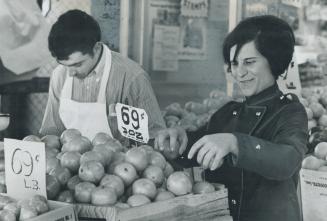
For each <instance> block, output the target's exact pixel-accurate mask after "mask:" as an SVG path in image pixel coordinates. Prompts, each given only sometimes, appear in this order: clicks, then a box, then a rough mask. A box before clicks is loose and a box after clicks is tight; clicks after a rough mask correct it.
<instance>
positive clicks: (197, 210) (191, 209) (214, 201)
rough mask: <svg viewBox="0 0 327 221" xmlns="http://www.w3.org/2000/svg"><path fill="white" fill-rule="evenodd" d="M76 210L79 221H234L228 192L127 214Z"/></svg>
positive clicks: (155, 204)
mask: <svg viewBox="0 0 327 221" xmlns="http://www.w3.org/2000/svg"><path fill="white" fill-rule="evenodd" d="M75 209H76V212H77V214H78V217H80V218H84V219H85V218H93V219H94V218H99V219H105V220H106V221H150V220H152V221H153V220H158V221H166V220H169V221H183V220H185V221H186V220H187V221H199V220H201V221H213V220H216V221H218V220H219V221H220V220H221V221H225V220H226V221H227V220H232V219H231V218H230V217H229V209H228V199H227V189H222V190H219V191H216V192H214V193H206V194H196V195H194V194H188V195H185V196H180V197H176V198H173V199H170V200H165V201H159V202H153V203H151V204H147V205H143V206H139V207H133V208H129V209H125V210H121V209H117V208H116V207H98V206H92V205H85V204H84V205H83V204H76V205H75Z"/></svg>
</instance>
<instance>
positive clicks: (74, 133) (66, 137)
mask: <svg viewBox="0 0 327 221" xmlns="http://www.w3.org/2000/svg"><path fill="white" fill-rule="evenodd" d="M80 136H82V134H81V132H80V131H79V130H77V129H73V128H70V129H66V130H64V132H62V134H61V136H60V142H61V144H62V145H63V144H65V143H67V142H69V141H71V140H72V139H73V138H76V137H80Z"/></svg>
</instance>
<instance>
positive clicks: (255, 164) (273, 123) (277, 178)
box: [184, 85, 308, 221]
mask: <svg viewBox="0 0 327 221" xmlns="http://www.w3.org/2000/svg"><path fill="white" fill-rule="evenodd" d="M307 123H308V119H307V115H306V112H305V109H304V107H303V106H302V104H301V103H300V102H299V100H298V98H297V97H296V96H295V95H292V94H288V95H283V94H282V92H281V91H280V90H279V89H278V86H277V85H274V86H272V87H270V88H268V89H266V90H264V91H263V92H261V93H259V94H257V95H254V96H252V97H250V98H249V99H246V101H244V102H234V101H233V102H230V103H228V104H226V105H225V106H223V107H222V108H221V109H219V110H218V111H217V112H216V113H215V114H214V115H213V116H212V118H211V119H210V121H209V123H208V125H206V127H204V128H202V129H201V130H199V131H196V132H192V133H189V134H188V138H189V145H188V149H187V151H186V152H185V153H186V154H187V152H188V150H189V148H190V146H191V145H192V144H193V143H194V142H195V141H196V140H198V139H199V138H201V137H202V136H204V135H206V134H214V133H233V134H234V135H235V136H236V137H237V141H238V147H239V155H238V157H237V158H235V157H233V156H231V155H228V156H227V157H226V158H225V163H224V164H223V166H222V167H221V168H219V169H217V170H215V171H206V180H207V181H210V182H217V183H223V184H225V185H226V187H227V188H228V192H229V206H230V210H231V214H232V216H233V218H234V221H238V220H240V221H269V220H271V221H277V220H278V221H283V220H285V221H300V211H299V202H298V198H297V193H296V192H297V183H298V172H299V169H300V167H301V162H302V159H303V158H304V155H305V153H306V151H307V148H306V142H307V130H308V125H307ZM186 154H184V156H186ZM184 159H185V157H184ZM193 159H196V156H195V157H194V158H193Z"/></svg>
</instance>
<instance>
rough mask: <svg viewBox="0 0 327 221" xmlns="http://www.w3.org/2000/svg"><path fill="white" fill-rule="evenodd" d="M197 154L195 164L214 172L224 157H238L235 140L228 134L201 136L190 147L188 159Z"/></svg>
mask: <svg viewBox="0 0 327 221" xmlns="http://www.w3.org/2000/svg"><path fill="white" fill-rule="evenodd" d="M196 153H197V162H198V163H199V164H200V165H202V166H203V167H204V168H209V166H210V169H211V170H215V169H217V168H218V167H220V166H221V165H222V163H223V160H224V157H225V156H226V155H227V154H229V153H233V154H234V155H235V156H237V155H238V144H237V139H236V137H235V136H234V135H233V134H230V133H217V134H211V135H206V136H203V137H202V138H201V139H199V140H198V141H197V142H196V143H195V144H193V146H192V147H191V150H190V152H189V153H188V158H189V159H191V158H193V156H194V155H195V154H196Z"/></svg>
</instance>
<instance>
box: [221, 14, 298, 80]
mask: <svg viewBox="0 0 327 221" xmlns="http://www.w3.org/2000/svg"><path fill="white" fill-rule="evenodd" d="M250 41H254V44H255V47H256V49H257V50H258V51H259V52H260V54H262V55H263V56H264V57H265V58H266V59H267V60H268V62H269V66H270V69H271V71H272V74H273V75H274V77H275V79H277V78H278V76H280V75H281V74H283V73H284V72H285V70H286V69H287V68H288V65H289V63H290V62H291V60H292V56H293V52H294V44H295V38H294V33H293V30H292V28H291V27H290V25H289V24H288V23H287V22H285V21H284V20H282V19H280V18H278V17H275V16H272V15H262V16H254V17H250V18H246V19H244V20H243V21H241V22H240V23H239V24H238V25H237V26H236V27H235V29H234V30H233V31H232V32H230V33H229V34H228V35H227V37H226V38H225V41H224V44H223V56H224V61H225V63H226V64H227V65H228V67H229V69H230V65H231V63H230V50H231V48H232V47H233V46H234V45H236V51H235V55H234V59H235V58H236V56H237V55H238V53H239V50H240V49H241V48H242V46H243V45H244V44H246V43H248V42H250Z"/></svg>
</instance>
